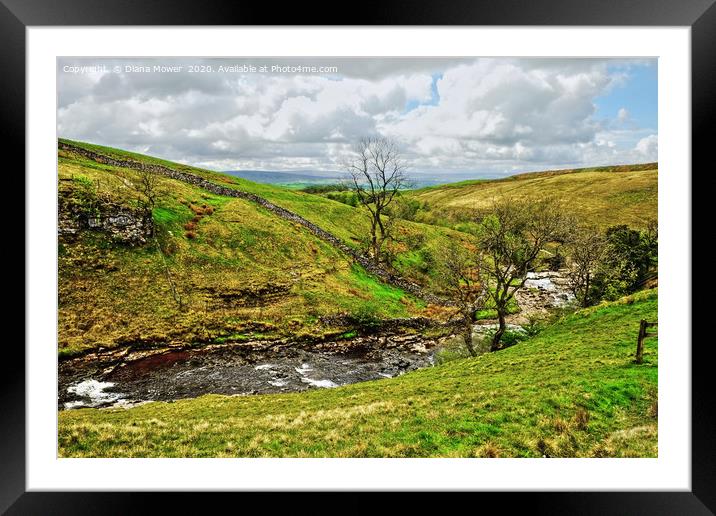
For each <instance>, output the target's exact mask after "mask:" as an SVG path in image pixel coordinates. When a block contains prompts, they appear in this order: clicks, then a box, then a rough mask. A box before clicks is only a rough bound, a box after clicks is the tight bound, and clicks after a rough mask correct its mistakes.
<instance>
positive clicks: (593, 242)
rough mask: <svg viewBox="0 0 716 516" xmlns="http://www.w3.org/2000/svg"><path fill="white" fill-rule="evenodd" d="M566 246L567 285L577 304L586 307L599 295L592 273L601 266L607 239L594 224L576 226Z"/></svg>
mask: <svg viewBox="0 0 716 516" xmlns="http://www.w3.org/2000/svg"><path fill="white" fill-rule="evenodd" d="M567 247H568V250H569V254H570V263H569V265H570V267H569V272H568V273H567V279H568V281H569V286H570V288H571V290H572V293H573V294H574V296H575V297H576V298H577V301H578V302H579V304H580V305H581V306H583V307H587V306H589V305H591V304H593V303H594V302H595V301H598V300H599V297H600V296H599V293H598V292H597V291H596V289H595V288H594V275H595V274H597V273H598V271H599V270H600V268H601V267H602V266H603V262H604V258H605V255H606V248H607V239H606V237H605V235H604V234H603V233H602V232H601V231H600V230H599V228H597V227H595V226H577V227H576V228H575V230H574V231H573V232H572V234H571V235H570V238H569V241H568V244H567Z"/></svg>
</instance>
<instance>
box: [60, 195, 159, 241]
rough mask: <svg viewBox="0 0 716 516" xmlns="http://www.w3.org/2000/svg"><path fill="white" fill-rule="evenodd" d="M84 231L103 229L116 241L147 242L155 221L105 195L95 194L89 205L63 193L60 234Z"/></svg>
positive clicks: (61, 196)
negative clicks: (89, 206)
mask: <svg viewBox="0 0 716 516" xmlns="http://www.w3.org/2000/svg"><path fill="white" fill-rule="evenodd" d="M81 230H90V231H101V232H104V233H106V234H108V235H110V236H111V237H112V238H113V239H114V240H115V241H117V242H122V243H125V244H129V245H144V244H146V243H147V240H148V239H149V238H150V237H151V236H152V231H153V224H152V219H151V216H150V215H148V214H147V213H146V212H145V211H143V210H140V209H137V208H132V207H129V206H125V205H122V204H119V203H116V202H114V201H112V200H110V199H107V198H105V197H102V196H96V197H95V198H94V199H93V201H92V205H91V208H88V207H87V206H84V205H82V204H79V203H77V202H75V199H73V198H72V197H70V196H69V195H63V194H62V193H61V194H60V195H59V197H58V221H57V232H58V235H59V236H60V237H64V238H68V237H69V238H71V237H72V236H75V235H77V234H78V233H79V232H80V231H81Z"/></svg>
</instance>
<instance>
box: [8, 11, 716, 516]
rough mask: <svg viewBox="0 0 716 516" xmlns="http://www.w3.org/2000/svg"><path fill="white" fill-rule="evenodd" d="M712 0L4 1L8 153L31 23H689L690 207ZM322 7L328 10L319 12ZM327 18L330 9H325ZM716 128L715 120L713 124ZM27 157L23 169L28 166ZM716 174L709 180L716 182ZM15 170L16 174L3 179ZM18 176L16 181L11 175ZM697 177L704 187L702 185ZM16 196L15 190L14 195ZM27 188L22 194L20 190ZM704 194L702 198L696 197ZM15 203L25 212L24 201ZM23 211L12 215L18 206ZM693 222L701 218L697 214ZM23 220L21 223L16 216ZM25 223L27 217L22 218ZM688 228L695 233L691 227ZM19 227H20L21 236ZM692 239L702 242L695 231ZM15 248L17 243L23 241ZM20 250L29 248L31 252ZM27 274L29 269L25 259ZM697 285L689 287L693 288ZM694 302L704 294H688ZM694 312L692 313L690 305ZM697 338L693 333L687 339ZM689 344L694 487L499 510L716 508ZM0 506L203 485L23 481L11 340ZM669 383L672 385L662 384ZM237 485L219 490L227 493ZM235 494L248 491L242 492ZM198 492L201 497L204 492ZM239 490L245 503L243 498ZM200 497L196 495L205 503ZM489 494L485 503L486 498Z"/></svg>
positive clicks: (696, 265)
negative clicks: (116, 488) (64, 488)
mask: <svg viewBox="0 0 716 516" xmlns="http://www.w3.org/2000/svg"><path fill="white" fill-rule="evenodd" d="M714 2H716V0H680V1H669V0H630V1H629V2H608V1H605V0H539V1H536V0H532V1H529V0H500V1H495V0H493V1H484V0H481V1H469V0H459V1H455V0H453V1H451V2H449V3H447V2H439V3H438V2H427V1H424V0H423V1H419V2H416V1H413V2H400V1H397V0H392V1H387V0H383V1H382V2H380V3H379V4H376V5H375V6H371V5H369V4H363V5H362V6H361V7H362V8H361V9H355V10H353V11H352V12H351V16H350V17H343V18H341V19H340V21H339V20H338V18H337V17H336V13H337V12H338V11H339V9H337V7H339V6H337V5H336V4H335V3H333V4H329V5H327V6H322V5H320V4H319V3H311V4H310V5H308V4H305V3H282V4H280V6H279V5H278V4H272V3H269V2H251V3H248V2H240V1H217V0H211V1H210V0H204V1H202V2H195V1H189V0H173V1H172V0H151V1H150V0H103V1H97V0H62V1H57V0H55V1H52V0H0V55H1V57H0V59H1V60H2V61H1V62H2V67H1V68H0V70H1V71H2V73H0V92H2V101H1V105H2V108H1V109H2V111H1V112H2V124H0V134H1V135H2V137H1V138H0V145H1V146H2V150H3V156H19V157H20V164H19V165H18V166H16V167H15V170H22V169H24V149H25V71H26V58H25V46H26V42H25V29H26V27H28V26H64V25H68V26H83V25H84V26H87V25H296V24H308V25H317V24H326V25H431V26H432V25H511V26H520V25H548V26H559V25H561V26H567V25H573V26H597V25H604V26H688V27H691V44H692V47H691V51H692V56H691V59H692V62H691V65H692V67H691V71H692V170H699V173H698V174H694V173H693V172H692V173H691V184H692V206H699V205H700V204H704V205H707V204H705V203H706V200H707V199H708V198H707V197H706V196H707V195H709V194H711V193H713V188H707V187H706V183H705V181H703V180H702V179H701V177H703V176H706V177H709V176H708V174H709V173H711V174H713V172H710V165H711V162H712V161H713V158H712V154H713V151H712V150H711V149H712V147H713V144H712V143H711V141H710V140H711V134H712V133H713V129H714V125H716V122H715V120H716V116H715V115H716V113H714V111H715V110H714V108H715V107H716V100H715V99H716V93H715V92H716V6H715V5H714ZM319 13H323V14H319ZM328 18H331V19H328ZM709 129H711V130H709ZM21 167H22V168H21ZM9 174H10V171H9V170H8V169H6V170H5V176H4V180H5V181H6V185H5V187H6V188H15V190H14V191H13V196H17V192H19V191H22V192H23V193H24V192H25V187H24V180H23V179H24V178H22V179H21V177H20V175H19V174H15V175H14V177H8V175H9ZM712 177H713V176H712V175H711V176H710V177H709V180H708V181H709V182H708V185H709V186H710V187H712V186H713V184H714V180H713V178H712ZM8 181H9V183H8ZM10 185H12V186H10ZM697 185H699V186H697ZM18 197H19V196H18ZM23 198H24V196H23ZM699 201H703V203H701V202H699ZM16 213H20V212H19V211H17V212H16ZM16 217H17V215H16ZM692 220H693V222H694V223H696V222H697V220H698V219H697V217H696V216H695V215H692ZM18 226H19V224H18ZM23 228H24V226H23ZM692 234H693V233H692ZM23 238H24V236H21V237H20V241H22V239H23ZM694 243H696V242H694ZM18 247H19V246H18ZM691 252H692V255H691V256H692V271H693V270H708V269H706V263H705V260H706V258H707V256H709V255H708V254H707V253H696V252H695V249H694V248H693V247H692V249H691ZM23 258H25V259H27V256H24V252H23ZM25 274H26V278H27V269H25ZM692 292H693V289H692ZM689 301H690V302H691V306H692V308H693V309H695V308H696V307H698V306H699V305H698V304H697V303H696V299H695V298H694V297H693V294H692V299H691V300H685V302H689ZM692 320H693V321H696V320H698V319H697V316H696V315H695V314H694V313H693V311H692ZM689 340H691V341H692V342H689ZM681 344H682V345H683V346H684V349H688V347H687V346H689V345H691V352H692V400H691V401H692V414H693V417H692V457H691V459H692V461H691V464H692V477H691V479H692V490H691V491H690V492H584V493H553V492H530V493H479V494H478V493H475V494H473V496H475V495H477V496H480V497H481V500H480V501H481V502H482V503H484V501H493V502H497V503H499V504H500V509H499V510H500V512H504V511H505V510H509V509H514V508H516V507H518V506H523V505H525V504H526V505H527V506H528V507H529V510H530V512H531V513H538V514H539V513H548V514H585V515H586V514H652V515H656V514H680V515H681V514H713V513H714V511H716V475H715V474H714V473H715V472H716V446H715V444H716V437H715V436H714V429H715V428H716V425H715V424H714V413H715V411H714V406H716V403H715V402H714V394H713V392H714V390H713V387H712V386H711V385H710V382H708V379H709V377H710V375H711V371H710V369H711V368H712V363H711V361H709V360H708V352H709V345H710V341H709V339H704V340H700V341H699V340H697V339H696V338H692V337H691V336H690V335H685V336H684V342H683V343H681ZM0 368H1V375H0V382H2V388H1V389H0V410H1V412H0V413H1V414H2V416H0V512H4V511H7V514H65V513H67V514H75V515H77V514H127V513H128V512H129V511H136V510H140V511H141V509H143V508H149V507H151V506H152V505H153V503H152V502H160V503H161V504H162V509H164V510H165V511H172V510H177V509H178V510H179V512H182V513H185V512H188V511H190V510H191V509H192V508H193V506H196V507H200V508H201V509H202V512H205V511H206V510H207V508H208V507H209V505H207V501H206V496H203V497H202V496H199V497H196V496H189V494H188V493H132V494H130V493H126V492H124V493H122V492H108V493H96V492H95V493H79V492H72V493H69V492H65V493H60V492H26V488H25V472H26V465H25V445H26V442H25V380H26V378H25V354H24V351H23V350H22V349H20V347H19V346H17V345H16V344H14V349H13V346H6V348H5V350H4V353H3V359H2V360H0ZM663 388H668V385H664V386H663ZM230 496H235V495H234V494H231V493H223V494H216V493H214V494H212V498H211V500H212V501H214V500H216V502H218V503H221V504H224V503H226V502H227V501H228V500H227V497H230ZM240 496H246V494H245V493H244V494H241V495H240ZM197 498H200V500H197ZM245 500H246V499H245V498H244V499H242V503H244V504H245V503H246V502H245ZM199 504H200V505H199ZM481 505H482V504H481Z"/></svg>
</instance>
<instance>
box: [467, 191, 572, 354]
mask: <svg viewBox="0 0 716 516" xmlns="http://www.w3.org/2000/svg"><path fill="white" fill-rule="evenodd" d="M567 222H568V219H567V217H566V216H565V215H564V213H563V210H562V208H561V205H560V203H558V202H556V201H554V200H551V199H544V200H540V201H525V200H518V199H509V198H502V199H499V200H497V201H495V202H494V203H493V206H492V209H491V211H490V213H489V214H488V215H487V216H485V217H484V218H483V219H482V220H481V221H480V225H479V231H478V241H479V244H478V245H479V247H480V250H481V251H482V252H483V253H484V254H485V259H484V261H483V266H482V271H483V275H484V276H486V279H487V280H488V282H489V288H488V289H487V290H488V294H489V296H490V297H491V298H492V301H493V303H494V305H495V310H496V311H497V318H498V321H499V326H498V329H497V331H496V332H495V335H494V337H493V339H492V350H493V351H495V350H497V349H499V348H500V340H501V339H502V335H504V333H505V328H506V322H505V317H506V315H507V309H508V305H509V303H510V301H511V300H512V299H513V298H514V296H515V293H516V292H517V291H518V290H520V289H521V288H522V287H524V285H525V282H526V281H527V273H528V272H530V271H532V270H533V269H534V267H535V266H536V264H537V261H538V257H539V255H540V252H541V251H542V250H543V249H544V247H545V245H546V244H547V243H549V242H553V241H556V240H561V239H563V238H564V236H565V233H566V231H567V227H568V224H567Z"/></svg>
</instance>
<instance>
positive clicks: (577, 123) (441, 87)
mask: <svg viewBox="0 0 716 516" xmlns="http://www.w3.org/2000/svg"><path fill="white" fill-rule="evenodd" d="M275 60H276V61H281V62H286V61H287V60H286V59H275ZM140 61H141V63H142V64H147V63H153V62H154V61H152V60H150V59H142V60H140ZM165 61H166V60H162V62H163V63H164V62H165ZM235 61H236V60H223V61H221V62H222V63H225V64H226V63H227V62H230V63H231V64H235V63H234V62H235ZM244 61H251V62H257V63H259V62H266V61H267V60H266V59H264V60H263V61H261V60H260V59H259V58H254V59H251V60H242V62H244ZM288 61H290V62H294V61H295V62H296V63H301V64H306V63H307V62H308V61H311V64H312V63H316V64H323V65H326V64H328V65H330V64H331V63H338V64H339V65H340V66H339V74H329V75H321V74H315V75H294V74H244V75H239V74H187V73H183V74H157V73H150V74H141V73H140V74H137V73H119V74H114V73H94V74H90V75H73V74H66V73H62V71H61V68H62V66H63V65H64V64H67V63H69V64H85V65H86V64H93V63H94V62H96V60H89V59H68V60H65V61H62V60H61V61H60V63H59V66H58V85H59V101H58V105H59V106H60V107H59V109H58V133H59V134H60V136H63V137H68V138H75V139H81V140H87V141H92V142H95V143H100V144H107V145H112V146H116V147H123V148H128V149H132V150H139V151H143V152H148V153H154V154H157V155H160V156H162V157H166V158H169V159H174V160H177V161H182V162H188V163H195V164H200V165H203V166H210V167H213V168H218V169H236V168H247V169H268V170H281V169H292V168H294V169H295V168H304V169H317V170H335V169H337V168H338V167H339V166H340V163H341V161H342V160H343V156H344V155H345V152H346V149H347V148H349V147H350V144H351V143H352V142H354V141H355V140H357V139H358V138H360V137H362V136H366V135H374V134H383V135H386V136H391V137H394V138H396V139H397V140H398V141H399V142H400V143H401V145H402V147H403V149H404V152H405V154H406V157H407V158H408V159H409V160H410V163H411V167H412V169H413V170H415V171H418V172H420V171H465V172H466V171H488V172H493V173H501V172H505V171H512V170H516V169H522V170H529V169H543V168H548V167H559V166H575V165H580V164H583V165H597V164H603V163H610V162H621V163H624V162H628V161H630V160H634V159H642V160H643V159H652V157H654V159H655V156H656V135H655V134H643V132H642V133H641V134H640V132H639V131H642V130H640V129H638V128H629V127H626V126H624V125H621V126H616V125H614V124H613V123H612V122H609V121H607V122H604V121H598V120H596V119H595V117H594V113H595V105H594V99H595V98H596V97H598V96H600V95H605V94H608V92H609V91H610V90H611V89H612V88H615V87H617V86H618V85H619V84H622V83H623V82H624V81H625V80H626V79H625V77H626V75H627V74H626V73H625V72H624V70H625V69H626V68H625V67H627V68H628V66H629V64H628V63H622V64H621V65H620V67H619V68H614V67H613V66H611V67H610V63H613V62H612V61H609V60H604V59H491V58H481V59H464V58H460V59H442V60H441V59H437V58H436V59H426V60H423V59H395V58H393V59H374V58H370V59H368V58H364V59H349V58H338V59H333V60H331V58H317V59H313V60H311V59H309V58H305V59H304V58H292V60H288ZM104 62H106V64H107V65H108V67H111V66H113V65H114V64H120V65H121V66H123V65H124V64H126V62H127V61H126V60H119V59H111V60H105V61H104ZM187 62H188V61H187V60H183V59H181V58H175V59H172V63H175V64H176V63H179V64H181V63H184V64H186V63H187ZM206 62H211V63H213V64H214V65H217V62H216V61H208V60H207V61H206ZM170 64H171V63H170ZM341 70H343V72H341ZM435 77H437V80H436V82H435V84H434V78H435ZM434 90H435V91H436V93H437V96H436V97H434ZM628 119H629V112H628V110H627V108H626V107H622V108H621V109H620V110H619V112H618V114H617V118H616V120H614V122H625V121H627V120H628ZM610 127H611V129H610ZM614 127H620V129H619V130H618V131H617V130H615V129H614ZM650 133H653V131H650ZM639 138H641V140H638V139H639ZM652 140H653V141H652ZM637 141H638V143H635V142H637Z"/></svg>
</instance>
